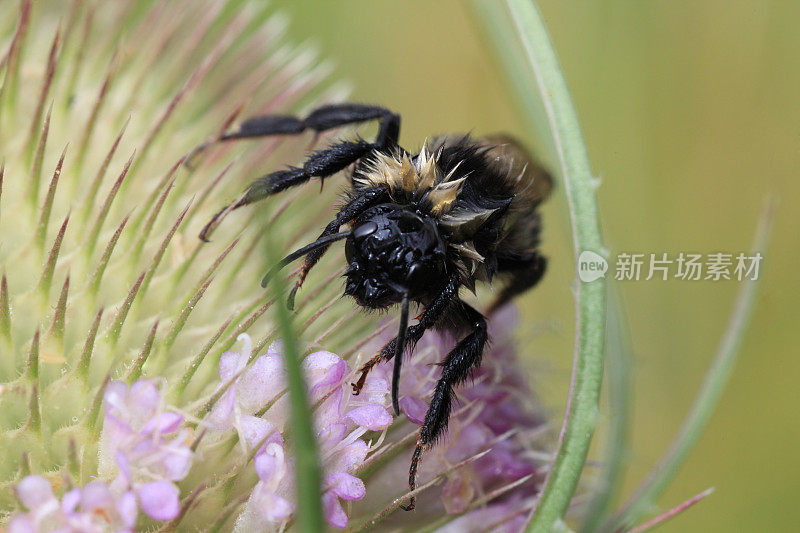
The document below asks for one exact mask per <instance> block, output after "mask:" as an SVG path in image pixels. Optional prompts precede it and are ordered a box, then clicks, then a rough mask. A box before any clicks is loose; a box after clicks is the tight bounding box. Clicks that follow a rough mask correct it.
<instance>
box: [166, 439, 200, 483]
mask: <svg viewBox="0 0 800 533" xmlns="http://www.w3.org/2000/svg"><path fill="white" fill-rule="evenodd" d="M165 451H166V454H165V455H164V458H163V459H162V460H161V467H162V475H163V477H164V478H165V479H168V480H170V481H179V480H181V479H183V478H185V477H186V476H187V475H188V474H189V469H190V468H191V467H192V460H193V459H194V454H193V453H192V451H191V449H189V448H188V447H187V446H177V447H175V446H170V445H165V446H164V447H163V448H162V453H163V452H165Z"/></svg>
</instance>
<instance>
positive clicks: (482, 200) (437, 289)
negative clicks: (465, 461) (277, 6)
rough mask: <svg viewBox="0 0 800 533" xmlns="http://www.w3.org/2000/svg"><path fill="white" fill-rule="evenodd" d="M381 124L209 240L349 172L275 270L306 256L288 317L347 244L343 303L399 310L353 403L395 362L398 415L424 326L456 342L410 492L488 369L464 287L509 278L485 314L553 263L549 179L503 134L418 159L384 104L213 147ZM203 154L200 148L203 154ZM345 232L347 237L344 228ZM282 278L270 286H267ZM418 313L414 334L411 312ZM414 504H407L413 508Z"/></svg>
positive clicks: (268, 120) (289, 174) (265, 190)
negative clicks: (323, 217)
mask: <svg viewBox="0 0 800 533" xmlns="http://www.w3.org/2000/svg"><path fill="white" fill-rule="evenodd" d="M373 120H374V121H378V125H379V128H378V133H377V136H376V138H375V140H374V141H373V142H368V141H366V140H364V139H361V138H358V139H356V140H354V141H340V142H337V143H335V144H333V145H331V146H330V147H329V148H327V149H325V150H320V151H315V152H313V153H311V154H310V155H309V156H308V158H307V159H306V161H305V163H304V164H303V165H302V166H299V167H288V168H286V169H284V170H279V171H277V172H272V173H270V174H267V175H266V176H264V177H262V178H260V179H258V180H256V181H254V182H253V183H252V184H251V185H250V186H249V187H248V188H247V189H246V191H245V192H244V194H243V195H242V196H241V197H239V198H238V199H237V200H236V201H234V202H233V203H231V204H230V205H228V206H226V207H225V208H223V209H222V210H221V211H219V212H218V213H217V214H216V215H214V217H213V218H212V219H211V221H209V222H208V224H207V225H206V226H205V227H204V228H203V230H202V232H201V233H200V238H201V239H203V240H207V239H208V236H209V235H210V234H211V232H212V231H213V229H214V228H215V227H216V226H217V225H218V224H219V222H220V221H221V220H222V218H223V217H224V216H225V215H226V214H228V213H229V212H230V211H232V210H234V209H238V208H240V207H243V206H246V205H249V204H251V203H253V202H256V201H258V200H261V199H263V198H266V197H267V196H270V195H272V194H276V193H279V192H281V191H284V190H286V189H288V188H290V187H294V186H297V185H301V184H303V183H306V182H308V181H309V180H311V179H312V178H319V179H320V180H325V179H326V178H328V177H331V176H333V175H335V174H337V173H339V172H340V171H343V170H345V169H347V168H348V167H350V166H351V165H353V167H352V168H353V169H352V172H351V173H350V186H349V189H348V190H347V193H346V195H345V200H344V203H343V205H342V206H341V207H340V208H339V211H338V213H337V214H336V216H335V218H334V219H333V220H332V221H331V222H330V223H329V224H328V225H327V226H326V227H325V229H324V231H323V232H322V233H321V234H320V236H319V238H318V239H317V240H316V241H314V242H312V243H310V244H309V245H307V246H304V247H303V248H300V249H299V250H297V251H295V252H294V253H292V254H290V255H288V256H287V257H286V258H284V259H283V261H281V263H280V264H279V265H278V267H277V268H281V267H283V266H285V265H287V264H289V263H290V262H292V261H295V260H297V259H300V258H301V257H303V258H304V262H303V265H302V268H301V269H300V271H299V273H298V275H297V279H296V281H295V284H294V288H293V289H292V291H291V293H290V294H289V297H288V305H289V307H290V308H292V307H293V305H294V297H295V294H296V293H297V291H298V290H299V289H300V287H301V286H302V284H303V281H304V280H305V278H306V276H307V274H308V273H309V271H310V270H311V269H312V268H313V267H314V265H315V264H316V263H317V262H318V261H319V259H320V258H321V257H322V255H323V254H324V253H325V251H326V250H327V249H328V248H329V247H330V245H331V244H332V243H334V242H335V241H339V240H344V241H345V256H346V259H347V263H348V267H347V270H346V272H345V276H346V283H345V289H344V294H346V295H348V296H350V297H352V298H353V299H354V300H355V302H356V304H358V305H359V306H361V307H364V308H368V309H386V308H389V307H391V306H394V305H397V304H399V305H400V327H399V332H398V334H397V336H396V337H395V338H394V339H393V340H392V341H391V342H389V343H388V344H386V345H385V346H384V347H383V349H382V350H381V351H380V352H379V353H378V354H377V355H375V356H374V357H373V358H372V359H370V360H369V361H367V362H366V363H365V364H364V365H363V366H362V367H361V369H360V370H359V372H360V377H359V379H358V381H356V383H353V385H352V386H353V394H359V392H360V391H361V388H362V387H363V386H364V382H365V380H366V378H367V374H368V373H369V371H370V369H372V367H374V366H375V365H376V364H378V363H380V362H382V361H391V360H394V368H393V374H392V405H393V407H394V411H395V413H396V414H397V415H399V414H400V408H399V404H398V385H399V380H400V371H401V366H402V357H403V355H404V353H405V352H407V351H411V350H413V347H414V345H415V344H416V343H417V341H419V340H420V338H421V337H422V335H423V333H425V331H426V330H428V329H431V328H433V329H440V330H442V329H444V330H448V331H450V332H452V333H453V334H454V337H455V338H460V339H461V340H460V341H458V342H457V343H456V345H455V347H454V348H453V349H452V350H451V351H450V353H448V354H447V356H446V357H445V358H444V360H443V361H442V362H441V363H440V364H441V367H442V373H441V377H440V378H439V380H438V382H437V384H436V387H435V389H434V391H433V395H432V397H431V400H430V406H429V408H428V411H427V414H426V416H425V420H424V423H423V425H422V427H421V428H420V430H419V435H418V437H417V441H416V446H415V448H414V452H413V454H412V458H411V466H410V469H409V488H410V489H411V490H412V491H413V490H414V489H415V488H416V476H417V469H418V466H419V463H420V461H421V457H422V453H423V451H424V450H425V449H428V448H430V447H432V446H433V445H434V444H435V443H436V441H437V440H438V439H439V438H441V436H442V435H443V433H444V432H445V430H446V429H447V424H448V420H449V418H450V411H451V405H452V402H453V399H454V391H453V388H454V387H455V386H458V385H460V384H462V383H463V382H465V381H466V380H467V378H468V377H469V376H470V374H471V372H472V370H473V369H475V368H477V367H478V366H479V365H480V362H481V356H482V354H483V350H484V347H485V346H486V343H487V340H488V339H487V328H486V318H485V316H484V314H483V313H481V312H479V311H478V310H477V309H475V308H474V307H472V306H471V305H469V304H467V303H466V302H464V301H463V300H462V299H461V298H460V297H459V294H460V292H461V290H462V289H468V290H470V291H473V292H474V290H475V285H476V283H477V282H491V281H492V280H493V279H494V278H495V277H502V278H503V281H504V283H503V285H502V288H501V289H500V291H499V293H498V296H497V297H496V299H495V301H494V303H492V304H491V305H490V306H489V308H488V309H487V310H486V315H489V314H491V313H492V311H493V310H494V309H496V308H497V307H499V306H501V305H503V304H504V303H506V302H507V301H508V300H509V299H510V298H512V297H514V296H516V295H517V294H519V293H522V292H523V291H526V290H527V289H529V288H531V287H533V286H534V285H536V284H537V283H538V281H539V280H540V279H541V277H542V275H543V274H544V272H545V267H546V264H547V261H546V259H545V257H544V256H543V255H542V254H541V253H540V252H539V250H538V246H539V235H540V229H541V221H540V216H539V213H538V212H537V208H538V206H539V204H540V203H541V202H542V201H544V200H545V199H546V198H547V197H548V196H549V194H550V191H551V188H552V179H551V177H550V175H549V174H548V173H547V172H546V171H545V170H544V169H543V168H542V167H541V166H540V165H539V164H537V163H536V162H535V161H534V160H533V159H532V158H531V157H530V156H529V155H528V154H527V152H526V151H525V150H524V149H522V148H521V147H520V145H519V144H517V143H516V142H515V141H513V140H512V139H510V138H507V137H494V138H483V139H473V138H471V137H470V136H469V135H462V136H443V137H439V138H436V139H434V140H432V141H431V142H430V143H426V144H424V145H423V147H422V149H421V150H420V151H419V153H416V154H413V153H411V152H409V151H407V150H405V149H404V148H402V147H401V146H400V145H399V144H398V138H399V134H400V116H399V115H397V114H396V113H393V112H392V111H390V110H388V109H385V108H383V107H379V106H372V105H361V104H349V103H345V104H332V105H325V106H322V107H319V108H317V109H316V110H314V111H312V112H311V113H310V114H308V115H307V116H306V117H304V118H300V117H295V116H286V115H269V116H262V117H256V118H252V119H249V120H246V121H245V122H243V123H242V124H241V125H240V126H239V128H238V129H237V130H235V131H231V132H228V133H225V134H223V135H222V136H220V137H219V138H218V139H216V140H215V141H232V140H237V139H244V138H253V137H261V136H269V135H295V134H300V133H303V132H305V131H307V130H312V131H314V132H316V133H320V132H323V131H326V130H330V129H333V128H338V127H341V126H345V125H351V124H358V123H362V122H367V121H373ZM201 148H202V147H201ZM342 228H346V229H345V230H344V231H342ZM271 274H274V271H271V273H268V274H267V276H265V277H264V280H262V286H266V283H267V281H268V279H269V277H270V275H271ZM412 302H414V303H416V304H418V305H419V306H420V309H421V314H419V316H418V317H417V322H416V323H415V324H413V325H409V306H410V304H411V303H412ZM414 505H415V499H414V498H413V497H412V498H411V500H410V502H409V504H408V505H407V506H405V507H403V508H404V509H406V510H411V509H413V508H414Z"/></svg>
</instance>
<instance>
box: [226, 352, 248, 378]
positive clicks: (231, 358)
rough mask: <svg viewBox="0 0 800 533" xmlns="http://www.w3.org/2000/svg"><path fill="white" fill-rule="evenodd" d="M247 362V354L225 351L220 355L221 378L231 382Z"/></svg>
mask: <svg viewBox="0 0 800 533" xmlns="http://www.w3.org/2000/svg"><path fill="white" fill-rule="evenodd" d="M246 364H247V356H246V355H243V354H240V353H237V352H225V353H223V354H222V355H221V356H220V357H219V379H220V381H222V383H223V384H225V383H227V382H229V381H230V380H232V379H233V378H234V376H236V374H238V373H239V371H241V370H242V369H243V368H244V366H245V365H246Z"/></svg>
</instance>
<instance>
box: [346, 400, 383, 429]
mask: <svg viewBox="0 0 800 533" xmlns="http://www.w3.org/2000/svg"><path fill="white" fill-rule="evenodd" d="M345 416H346V418H349V419H350V420H352V421H353V422H355V423H356V424H358V425H359V426H361V427H364V428H367V429H371V430H373V431H375V430H379V429H384V428H387V427H389V425H390V424H391V423H392V415H390V414H389V411H387V410H386V408H385V407H383V406H382V405H378V404H374V403H373V404H368V405H362V406H361V407H356V408H355V409H353V410H352V411H350V412H349V413H347V415H345Z"/></svg>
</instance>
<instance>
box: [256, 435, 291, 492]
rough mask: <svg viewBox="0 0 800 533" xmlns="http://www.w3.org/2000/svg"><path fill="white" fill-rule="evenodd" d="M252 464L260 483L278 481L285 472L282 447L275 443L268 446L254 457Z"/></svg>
mask: <svg viewBox="0 0 800 533" xmlns="http://www.w3.org/2000/svg"><path fill="white" fill-rule="evenodd" d="M254 463H255V467H256V474H258V478H259V479H260V480H261V481H263V482H265V483H270V482H273V481H280V479H281V478H282V477H283V474H284V472H285V471H286V469H285V467H284V455H283V447H282V446H280V445H278V444H275V443H272V444H268V445H267V446H266V447H265V448H264V450H263V451H261V452H259V453H258V454H257V455H256V458H255V460H254Z"/></svg>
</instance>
